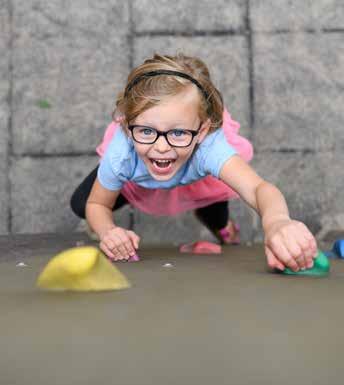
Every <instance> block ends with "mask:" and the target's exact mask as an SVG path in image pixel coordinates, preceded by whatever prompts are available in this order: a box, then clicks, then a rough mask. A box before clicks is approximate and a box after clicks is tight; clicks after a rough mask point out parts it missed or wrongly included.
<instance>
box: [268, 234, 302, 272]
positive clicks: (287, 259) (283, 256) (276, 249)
mask: <svg viewBox="0 0 344 385" xmlns="http://www.w3.org/2000/svg"><path fill="white" fill-rule="evenodd" d="M268 246H269V247H270V249H271V251H272V252H273V254H274V255H275V256H276V258H277V259H278V260H279V261H281V262H282V263H283V264H284V265H285V266H288V267H289V268H290V269H292V270H293V271H299V269H300V268H299V265H298V264H297V263H296V261H295V260H294V258H293V256H292V255H291V254H290V253H289V251H288V249H287V248H286V247H285V246H284V244H283V242H281V241H274V242H272V243H271V246H270V245H268Z"/></svg>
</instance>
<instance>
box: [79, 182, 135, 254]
mask: <svg viewBox="0 0 344 385" xmlns="http://www.w3.org/2000/svg"><path fill="white" fill-rule="evenodd" d="M119 194H120V191H119V190H117V191H111V190H108V189H106V188H104V187H103V186H102V185H101V184H100V183H99V181H98V178H97V179H96V180H95V182H94V184H93V187H92V190H91V193H90V196H89V198H88V200H87V203H86V219H87V222H88V223H89V225H90V226H91V228H92V229H93V230H94V231H95V232H96V233H97V234H98V236H99V239H100V248H101V249H102V250H103V251H104V252H105V254H106V255H107V256H108V257H109V258H111V259H113V260H122V259H129V258H130V256H133V255H135V254H136V249H137V248H138V247H139V242H140V237H138V236H137V235H136V234H135V233H134V232H133V231H130V230H126V229H123V228H121V227H119V226H116V225H115V223H114V221H113V214H112V208H113V207H114V205H115V203H116V199H117V197H118V195H119Z"/></svg>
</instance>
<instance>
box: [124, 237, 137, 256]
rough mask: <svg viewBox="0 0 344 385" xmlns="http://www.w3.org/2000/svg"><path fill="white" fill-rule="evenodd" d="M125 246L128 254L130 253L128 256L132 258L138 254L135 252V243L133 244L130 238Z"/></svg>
mask: <svg viewBox="0 0 344 385" xmlns="http://www.w3.org/2000/svg"><path fill="white" fill-rule="evenodd" d="M124 246H125V248H126V250H127V253H128V255H129V256H130V257H131V256H133V255H135V254H136V251H135V249H134V245H133V242H132V240H131V239H130V238H129V237H127V240H126V242H125V243H124Z"/></svg>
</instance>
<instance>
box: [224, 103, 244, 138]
mask: <svg viewBox="0 0 344 385" xmlns="http://www.w3.org/2000/svg"><path fill="white" fill-rule="evenodd" d="M222 126H223V129H224V130H225V132H226V131H227V130H228V131H229V132H234V133H235V134H237V133H238V132H239V129H240V123H238V122H236V121H235V120H233V119H232V117H231V115H230V113H229V112H228V111H227V109H226V108H225V109H224V110H223V124H222Z"/></svg>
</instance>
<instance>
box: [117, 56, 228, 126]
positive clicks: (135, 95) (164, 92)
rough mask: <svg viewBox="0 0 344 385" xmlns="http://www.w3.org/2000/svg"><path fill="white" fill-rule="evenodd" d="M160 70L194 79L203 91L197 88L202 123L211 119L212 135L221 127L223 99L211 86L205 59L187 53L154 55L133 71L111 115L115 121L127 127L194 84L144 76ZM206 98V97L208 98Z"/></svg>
mask: <svg viewBox="0 0 344 385" xmlns="http://www.w3.org/2000/svg"><path fill="white" fill-rule="evenodd" d="M160 70H168V71H178V72H182V73H185V74H187V75H189V76H191V77H192V78H193V79H195V80H196V82H198V83H199V85H200V86H201V87H202V88H203V90H204V92H202V91H201V90H200V87H197V90H198V93H199V101H200V103H199V106H198V108H199V117H200V119H201V121H202V122H204V121H205V120H207V119H208V118H209V119H210V122H211V123H210V130H209V132H212V131H214V130H216V129H217V128H219V127H221V126H222V116H223V101H222V96H221V94H220V92H219V91H218V90H217V88H216V87H215V86H214V84H213V83H212V81H211V78H210V74H209V71H208V68H207V66H206V65H205V64H204V63H203V61H202V60H200V59H198V58H196V57H191V56H185V55H184V54H177V55H176V56H168V55H158V54H155V55H154V56H153V58H151V59H147V60H145V61H144V62H143V64H141V65H139V66H138V67H136V68H134V69H133V70H132V71H131V73H130V74H129V76H128V82H127V85H126V87H125V89H124V90H123V91H122V92H121V93H120V94H119V95H118V98H117V101H116V108H115V110H114V112H113V114H112V116H113V119H114V120H115V121H120V122H121V123H122V124H124V125H125V126H127V125H129V124H130V122H133V121H134V120H135V119H136V118H137V116H139V115H140V114H141V113H143V112H144V111H146V110H148V109H149V108H152V107H154V106H156V105H158V104H159V103H161V102H162V101H163V100H166V99H167V98H168V97H171V96H174V95H177V94H178V93H180V92H182V91H183V90H185V89H186V87H189V86H190V84H192V83H191V82H190V80H188V79H184V78H182V77H179V76H173V75H159V76H154V77H144V74H146V73H148V72H151V71H160ZM139 77H142V79H141V80H140V81H139V82H137V83H135V85H134V86H132V84H133V81H135V79H138V78H139ZM204 95H207V98H205V96H204Z"/></svg>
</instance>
